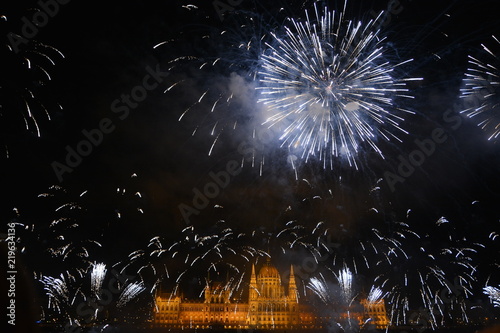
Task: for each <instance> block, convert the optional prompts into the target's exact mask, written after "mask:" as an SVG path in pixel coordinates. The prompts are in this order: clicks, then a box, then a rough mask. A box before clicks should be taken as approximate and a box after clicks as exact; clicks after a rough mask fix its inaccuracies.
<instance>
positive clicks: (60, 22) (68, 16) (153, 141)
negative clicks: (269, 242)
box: [0, 0, 500, 282]
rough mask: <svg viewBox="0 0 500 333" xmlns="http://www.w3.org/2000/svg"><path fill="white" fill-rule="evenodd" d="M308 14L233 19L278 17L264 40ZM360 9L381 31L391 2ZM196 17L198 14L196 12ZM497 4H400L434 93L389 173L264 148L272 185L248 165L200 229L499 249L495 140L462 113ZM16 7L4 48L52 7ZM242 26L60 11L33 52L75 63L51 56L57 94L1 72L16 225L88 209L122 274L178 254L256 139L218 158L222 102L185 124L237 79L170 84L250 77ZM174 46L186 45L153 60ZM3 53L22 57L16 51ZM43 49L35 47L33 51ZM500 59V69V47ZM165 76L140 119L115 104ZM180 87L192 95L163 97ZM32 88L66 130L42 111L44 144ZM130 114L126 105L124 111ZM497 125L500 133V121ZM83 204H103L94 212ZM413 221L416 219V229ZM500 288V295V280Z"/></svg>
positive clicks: (209, 7) (247, 4) (98, 9)
mask: <svg viewBox="0 0 500 333" xmlns="http://www.w3.org/2000/svg"><path fill="white" fill-rule="evenodd" d="M302 2H303V1H300V2H299V1H291V2H286V3H285V1H275V2H273V3H272V4H267V3H266V4H265V5H263V4H261V3H260V2H259V1H253V0H243V1H242V2H241V5H239V6H237V8H235V9H234V10H235V13H236V12H238V13H239V14H241V13H243V16H244V15H245V13H247V12H248V13H252V14H255V15H257V16H262V17H264V18H266V19H265V20H266V24H267V26H266V27H263V28H262V30H265V29H268V28H270V27H271V28H272V29H276V27H277V26H279V24H280V22H284V17H286V16H287V15H290V16H293V15H295V17H298V18H301V17H303V15H304V14H303V12H304V10H303V8H312V7H311V6H312V1H309V2H307V1H306V2H305V4H302ZM338 3H339V4H341V3H342V1H339V2H338ZM360 3H361V1H350V2H349V4H348V10H347V12H348V13H349V14H350V15H352V16H354V17H364V18H366V17H368V18H371V17H372V15H371V14H370V13H372V12H377V13H378V12H379V11H380V10H382V9H385V8H386V7H387V2H385V1H363V2H362V5H361V4H360ZM188 4H194V5H196V6H197V9H193V8H186V7H183V6H186V5H188ZM496 4H497V3H496V1H493V0H492V1H469V0H456V1H440V2H436V1H416V0H413V1H409V0H400V6H401V10H400V12H399V13H398V14H393V15H391V17H390V22H388V24H387V25H385V26H384V27H383V31H384V33H386V34H387V36H388V38H387V41H388V43H389V44H388V45H389V46H388V48H389V49H391V50H394V52H392V54H394V55H395V57H399V58H400V59H408V58H413V59H414V61H412V62H411V64H410V65H409V66H405V67H404V71H406V73H407V75H408V76H413V77H422V78H423V80H422V81H419V82H412V83H411V84H410V85H409V87H410V88H411V93H412V94H413V95H414V96H415V99H414V100H412V101H411V103H410V104H409V106H410V107H411V108H412V109H413V110H414V111H415V114H413V115H408V116H407V117H406V121H405V122H404V127H405V129H407V130H408V132H409V134H408V135H405V136H404V137H403V139H404V141H403V142H402V143H397V142H391V143H386V142H382V141H381V142H380V146H381V148H382V149H383V150H384V153H385V159H382V158H380V156H379V155H377V154H376V153H374V152H373V151H372V150H371V149H370V148H369V147H366V146H365V147H363V148H362V153H361V154H360V167H359V170H356V169H355V168H353V167H349V166H348V165H347V164H346V163H345V161H339V162H338V164H337V165H336V166H335V168H334V170H331V169H330V168H329V167H327V168H326V169H323V167H322V164H321V162H319V161H316V160H314V159H313V160H311V161H309V162H308V163H305V164H304V163H302V164H300V163H299V167H298V168H297V170H296V171H295V170H293V168H292V167H291V164H290V163H289V160H288V156H289V153H288V152H287V150H286V148H279V143H273V144H269V143H266V144H265V145H264V146H262V147H260V148H262V150H263V151H264V154H265V155H266V163H265V165H264V167H263V168H262V172H261V171H260V168H259V166H258V165H257V166H254V167H252V166H251V165H250V164H251V163H249V162H248V161H246V162H245V165H244V167H243V170H242V171H241V172H240V173H239V174H238V175H235V176H232V177H231V179H230V181H229V183H228V185H227V186H226V187H225V188H224V189H221V191H220V193H219V194H218V195H217V196H215V198H213V199H210V200H209V203H208V204H206V205H204V207H203V208H202V209H199V211H200V213H199V214H195V215H191V218H190V221H189V223H190V224H192V225H193V226H195V227H196V228H198V229H199V230H205V231H208V230H211V229H212V228H214V226H215V225H216V224H217V223H222V222H220V221H221V220H223V221H225V222H223V223H226V224H227V225H229V226H233V227H237V228H239V230H242V231H250V230H254V229H259V228H260V229H262V230H264V232H265V233H266V232H267V233H269V234H270V233H273V232H276V231H277V230H280V228H282V227H283V225H284V223H286V222H287V221H288V220H294V219H297V220H300V221H302V222H303V223H306V224H307V223H310V224H311V225H313V226H314V225H315V224H316V223H317V222H319V221H325V223H326V224H329V225H331V226H332V230H344V232H345V234H346V236H345V237H346V239H351V238H352V237H353V235H357V236H358V237H361V236H359V235H363V234H364V233H368V232H369V230H371V228H372V226H373V225H375V224H377V223H379V224H380V223H382V224H384V221H389V220H398V221H406V222H408V223H410V224H411V227H412V228H413V229H414V230H416V231H418V232H419V233H422V234H426V233H435V232H439V231H436V230H437V229H436V221H438V219H439V218H440V217H442V216H444V217H446V219H447V220H448V221H450V226H449V229H447V230H448V231H449V232H451V233H452V234H453V235H454V237H456V239H461V240H462V239H463V238H464V237H466V238H467V237H469V240H470V242H478V243H487V242H488V241H489V240H488V235H489V234H490V233H491V232H493V231H498V221H499V212H498V208H497V205H498V202H499V198H500V192H499V190H498V188H499V185H500V177H499V174H498V170H500V153H499V146H498V144H499V143H498V142H495V140H490V141H488V140H487V134H486V133H485V132H484V131H482V130H481V129H480V128H479V127H478V126H477V125H476V122H475V120H473V119H472V120H471V119H468V118H466V117H464V116H463V115H459V113H458V112H459V111H460V110H461V109H462V106H463V102H462V100H460V99H459V98H458V96H459V95H460V91H459V89H460V88H461V87H462V86H461V85H462V83H461V82H462V79H463V76H464V71H465V70H466V68H467V55H468V54H474V55H478V56H480V55H481V54H482V53H481V52H482V50H481V46H480V45H481V44H482V43H486V44H488V45H494V43H492V42H493V39H492V38H491V35H494V34H496V35H497V36H500V25H499V22H498V12H497V10H496V7H495V5H496ZM3 6H5V5H4V4H2V7H3ZM12 6H13V7H9V8H1V11H0V14H3V15H5V16H7V19H8V21H7V22H4V21H2V33H3V36H6V35H7V33H8V32H16V33H20V31H21V29H22V22H23V21H22V17H31V16H32V15H33V13H34V11H33V10H32V8H37V6H38V5H37V4H36V3H35V2H34V1H33V2H30V1H18V2H16V3H15V5H12ZM329 6H330V8H335V2H334V1H332V2H329ZM280 8H283V9H282V10H280ZM237 17H238V16H237V15H236V14H234V13H231V12H229V11H228V12H227V13H226V14H225V19H224V20H221V19H220V18H219V16H218V13H217V11H216V9H215V7H214V5H213V3H212V2H211V1H197V2H195V1H190V2H187V1H178V0H175V1H170V0H169V1H167V0H164V1H147V2H146V1H126V2H123V1H106V2H105V4H104V3H103V2H98V1H71V2H69V3H68V4H65V5H60V8H59V11H58V13H57V14H56V15H54V17H52V18H50V20H49V21H48V23H47V24H46V25H45V26H43V27H40V28H39V32H38V33H37V34H36V36H35V37H34V38H33V40H36V41H37V42H39V43H43V44H46V45H50V46H52V47H54V48H56V49H57V50H59V51H60V52H61V53H62V54H64V58H61V57H60V55H58V54H57V53H56V52H55V51H54V50H50V49H47V50H45V51H46V53H47V54H50V57H51V58H52V59H53V60H54V62H55V65H54V66H52V65H50V64H47V61H46V59H43V57H38V58H36V56H34V59H35V61H39V62H40V63H41V64H43V66H44V68H47V69H48V72H49V74H50V76H51V80H50V81H47V80H44V81H46V82H45V84H44V85H42V86H40V85H39V84H37V83H36V82H35V81H36V78H37V77H43V75H41V74H36V75H34V76H32V75H31V74H25V72H22V74H19V73H21V72H20V71H17V67H16V66H17V65H15V64H17V61H18V60H17V59H15V58H14V59H13V58H12V57H11V58H6V59H7V60H5V61H4V60H2V62H3V64H2V66H1V68H2V69H1V70H2V72H5V73H6V75H3V74H2V76H4V77H3V78H2V79H1V80H2V81H1V87H2V90H1V91H2V97H1V98H2V100H1V103H2V131H3V132H4V133H5V135H2V138H3V140H4V142H2V144H6V145H7V148H8V154H9V157H8V158H5V153H4V151H2V154H3V155H4V156H2V162H1V163H2V176H1V177H2V178H1V179H2V190H3V197H4V199H2V205H1V206H2V220H3V221H6V222H8V221H10V219H12V218H14V213H13V211H12V210H13V208H14V207H15V208H17V209H18V211H19V214H20V215H19V216H18V217H17V218H19V219H20V221H24V222H29V223H41V224H43V223H46V222H43V221H48V220H50V218H51V214H53V209H54V208H55V207H57V206H59V205H62V204H64V203H66V202H79V203H80V204H81V205H82V206H83V207H85V209H84V213H83V217H82V219H81V220H80V221H81V226H80V227H81V229H80V230H81V232H82V234H81V235H80V236H82V237H83V235H85V237H89V238H93V239H97V240H99V242H101V243H102V244H103V247H102V248H98V249H95V251H96V252H95V258H97V260H103V261H106V262H109V263H113V262H116V261H119V260H123V259H124V258H125V257H126V256H127V255H128V254H129V253H130V252H132V251H134V250H136V249H139V248H144V247H146V246H147V244H148V241H149V239H151V238H152V237H154V236H157V235H158V236H161V237H163V238H164V239H166V240H169V241H172V240H175V239H176V237H178V235H179V232H180V231H181V230H182V229H183V228H185V227H186V226H187V225H188V223H187V222H186V221H185V219H184V218H183V216H182V213H181V210H180V209H179V206H180V205H182V204H184V205H189V206H191V207H192V206H193V197H194V196H195V192H193V191H194V190H195V189H203V187H204V186H205V185H206V184H207V183H209V182H212V181H213V179H212V178H211V176H210V175H211V174H217V173H219V172H221V171H223V170H226V168H227V165H228V163H232V162H233V161H237V162H238V163H239V162H241V159H242V154H241V152H239V151H238V146H239V145H240V144H241V143H242V142H245V140H248V138H249V136H248V133H249V132H250V131H249V130H248V128H245V125H242V128H243V129H236V130H234V131H230V130H225V131H223V135H221V137H220V140H219V141H218V143H217V144H216V145H215V147H214V150H213V152H212V154H211V156H209V155H208V152H209V150H210V148H211V145H212V142H213V140H214V136H211V135H210V130H211V128H212V127H213V126H214V123H215V122H216V121H217V120H218V119H215V117H216V116H214V114H211V112H210V108H211V104H210V103H209V102H208V101H207V103H206V104H201V106H197V107H196V108H193V110H192V111H190V112H189V113H187V115H186V117H185V118H183V120H182V121H178V119H179V117H180V115H181V114H182V113H183V112H184V110H185V109H186V108H187V107H189V106H190V105H192V104H193V103H194V102H195V101H196V100H197V99H198V98H199V96H200V95H201V94H202V93H203V91H204V89H205V88H206V87H212V88H214V89H220V90H221V91H222V90H224V89H226V88H224V84H225V81H227V80H228V78H229V77H230V73H231V69H228V68H224V71H222V72H220V73H213V72H212V73H211V72H210V70H205V71H204V72H203V71H198V72H197V71H196V70H195V66H194V65H189V62H187V63H188V65H186V66H185V67H179V68H180V69H179V68H176V69H175V70H172V71H171V72H169V68H170V67H171V65H172V64H171V63H169V61H170V60H172V59H174V58H175V57H177V56H179V55H193V56H196V57H199V58H206V59H207V60H209V61H213V60H214V59H216V58H218V57H222V58H224V59H232V60H233V61H234V62H236V63H237V62H238V57H236V56H234V54H233V52H232V50H231V49H228V48H227V45H230V42H227V41H226V44H225V45H223V44H221V45H219V44H217V43H218V42H220V41H224V39H223V38H222V37H220V31H222V30H226V29H227V30H228V31H231V33H229V34H228V35H230V36H233V37H234V36H238V38H241V39H242V40H244V39H245V38H249V36H245V35H244V33H246V32H247V31H248V30H244V31H242V32H241V33H238V31H237V30H235V29H237V25H236V24H235V22H238V18H237ZM267 18H272V19H267ZM261 32H262V31H261ZM204 35H211V36H216V37H215V38H212V39H211V41H209V42H207V41H206V40H204V39H202V36H204ZM166 40H172V41H173V42H172V43H171V45H170V46H163V47H162V46H160V47H158V48H155V49H154V48H153V47H154V46H155V45H157V44H158V43H161V42H163V41H166ZM212 41H213V42H212ZM4 43H5V44H7V43H8V39H7V38H6V37H5V38H4ZM31 43H32V42H31V41H29V42H28V44H27V45H26V46H23V47H27V48H30V47H31V46H32V44H31ZM495 47H496V51H497V54H500V53H498V52H500V45H496V46H494V47H493V48H495ZM2 52H4V53H5V54H8V52H7V51H5V50H3V51H2ZM499 62H500V61H498V62H497V64H499ZM35 63H36V62H35ZM254 65H255V64H238V65H237V66H235V68H237V70H235V72H236V73H241V72H242V71H245V70H247V71H249V68H250V67H251V66H254ZM148 68H149V70H148ZM214 68H216V67H215V66H214ZM218 68H220V67H218ZM156 69H158V70H159V72H162V73H168V75H167V74H165V77H161V76H160V77H159V78H160V80H161V82H159V84H158V86H157V87H156V88H153V89H151V90H148V91H147V97H146V98H145V99H144V100H143V101H141V102H139V103H138V105H137V106H134V107H129V108H128V111H129V113H128V114H125V113H123V112H124V111H120V112H116V108H114V107H113V102H114V101H115V100H117V99H121V98H122V94H130V93H131V91H132V89H133V88H134V87H136V86H137V85H141V84H143V79H144V77H145V75H147V74H148V73H149V74H150V73H151V71H154V70H156ZM213 71H215V69H214V70H213ZM200 73H201V74H200ZM496 74H497V75H499V73H498V72H497V73H496ZM33 77H35V79H33ZM186 77H187V78H189V79H186ZM177 78H181V79H182V78H183V79H185V81H184V82H183V83H182V84H179V86H178V87H176V88H174V89H172V91H170V92H168V93H164V91H165V90H166V89H167V88H168V87H169V86H170V85H171V84H172V83H173V82H175V80H176V79H177ZM34 82H35V83H34ZM150 82H153V81H150ZM23 85H25V86H26V87H28V86H29V87H33V90H34V91H35V95H36V97H35V99H36V100H39V101H40V102H41V103H42V104H43V105H44V106H45V107H46V108H47V110H48V112H49V113H50V115H51V120H50V121H48V120H47V119H46V117H44V116H43V114H42V113H41V112H40V110H39V108H38V109H37V108H36V107H34V109H33V112H34V113H38V114H39V116H38V117H37V119H38V120H39V126H40V131H41V136H40V137H36V135H35V133H34V131H26V130H25V128H24V121H23V118H22V116H21V115H22V112H24V111H21V110H23V108H24V106H23V103H22V102H20V101H19V96H21V95H22V93H20V92H19V91H23V89H22V87H23ZM11 88H12V89H11ZM224 93H226V92H224ZM237 93H238V92H237ZM497 93H498V92H497ZM243 94H245V92H244V91H243ZM207 99H208V98H207ZM497 102H498V96H497ZM120 103H121V104H117V105H120V106H123V105H125V104H124V103H123V101H122V102H120ZM237 103H241V104H237ZM251 103H256V101H255V100H254V99H253V97H252V96H250V95H242V96H239V98H238V101H237V102H235V108H237V109H238V111H237V112H235V113H236V114H237V115H235V117H236V116H238V117H239V116H241V113H242V112H245V110H253V109H254V108H255V110H257V109H258V107H257V106H255V107H253V106H251ZM58 104H59V105H61V106H62V109H61V108H59V107H58ZM115 106H116V105H115ZM122 110H123V109H122ZM120 116H121V117H122V118H120ZM249 117H250V116H249ZM103 119H109V121H108V125H107V126H110V127H109V128H112V129H110V130H109V133H107V134H103V136H102V142H101V143H100V144H98V145H97V146H93V147H92V152H91V153H90V154H89V155H88V156H85V157H83V158H82V160H81V162H80V163H77V165H76V166H75V167H74V168H72V169H73V170H72V172H66V173H64V174H62V179H58V177H57V175H56V173H55V172H54V168H53V165H54V161H57V162H60V163H64V161H65V159H66V156H67V153H68V152H67V149H66V147H68V146H69V147H72V148H75V147H76V146H77V145H78V144H79V143H80V142H81V141H82V140H84V139H85V135H84V134H83V132H82V131H84V130H87V131H91V130H93V129H96V128H98V127H99V126H100V124H101V123H102V121H103ZM496 120H497V122H499V121H500V116H498V115H497V116H496ZM223 121H224V120H221V122H223ZM251 121H252V120H248V123H247V124H250V123H251ZM197 127H198V130H197V131H196V134H195V135H192V132H193V131H194V129H195V128H197ZM247 127H248V126H247ZM436 129H442V131H440V132H439V133H441V134H440V138H445V139H443V140H442V141H443V142H441V143H436V144H435V149H433V150H434V151H433V152H432V154H430V156H428V157H427V156H426V157H425V160H424V162H423V163H422V165H421V166H419V167H416V168H415V171H412V172H411V175H409V176H408V177H406V178H405V180H404V181H402V182H397V183H395V185H393V188H391V186H390V184H389V182H388V181H387V177H386V176H387V172H390V173H392V174H396V173H397V172H398V167H399V166H400V164H401V159H400V158H399V157H401V156H402V157H403V158H406V159H407V158H408V156H409V155H410V154H411V153H412V152H414V151H415V149H417V148H418V146H417V145H416V143H415V142H416V140H419V141H420V142H422V141H424V140H429V138H432V133H433V131H435V130H436ZM2 134H3V133H2ZM132 175H137V176H136V177H135V176H134V177H132ZM52 185H58V186H61V187H62V188H64V189H65V190H66V193H65V194H58V196H56V197H54V198H49V199H46V200H45V199H44V198H39V197H37V196H38V194H40V193H44V192H47V191H48V189H49V187H50V186H52ZM117 189H119V190H117ZM123 189H126V193H125V194H123ZM84 191H88V192H87V193H86V194H85V196H83V197H80V196H79V195H80V193H82V192H84ZM136 192H140V193H141V197H140V198H139V197H138V196H137V195H134V194H135V193H136ZM314 198H316V199H314ZM205 206H206V207H205ZM137 208H140V209H141V210H142V211H143V212H144V213H141V212H139V211H138V210H137ZM375 210H376V211H377V212H378V213H377V214H375V213H374V211H375ZM408 210H411V214H409V215H408V217H407V212H408ZM289 211H291V213H290V212H289ZM117 212H119V213H120V215H121V218H119V219H118V218H117V217H116V216H117ZM37 221H41V222H37ZM218 221H219V222H218ZM2 232H3V231H2ZM341 238H342V237H340V236H339V239H341ZM437 238H439V237H436V239H437ZM488 244H489V245H488V246H490V245H491V246H492V247H490V248H489V249H490V250H491V252H489V253H491V256H492V257H495V256H498V240H497V243H493V242H490V243H488ZM432 245H434V246H438V245H436V244H432ZM483 260H484V257H483ZM489 260H491V258H489ZM486 261H487V260H486ZM480 263H482V260H481V259H478V264H480ZM45 265H47V270H48V271H51V272H56V271H57V268H56V267H51V266H50V265H51V262H50V260H47V261H46V262H45ZM485 267H487V268H485V270H483V271H482V272H480V274H481V276H482V277H483V278H485V277H487V276H488V275H489V274H490V273H492V271H491V269H492V268H491V266H488V265H486V266H485ZM494 281H496V282H499V281H500V280H499V277H498V276H496V278H495V279H494Z"/></svg>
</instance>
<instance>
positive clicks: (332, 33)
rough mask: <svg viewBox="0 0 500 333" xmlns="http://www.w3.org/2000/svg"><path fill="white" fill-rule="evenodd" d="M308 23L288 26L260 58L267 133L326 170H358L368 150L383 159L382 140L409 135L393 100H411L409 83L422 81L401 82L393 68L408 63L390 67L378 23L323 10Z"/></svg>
mask: <svg viewBox="0 0 500 333" xmlns="http://www.w3.org/2000/svg"><path fill="white" fill-rule="evenodd" d="M346 4H347V2H346V3H345V5H346ZM345 5H344V7H345ZM344 9H345V8H344ZM306 17H307V19H306V21H305V22H300V21H296V20H294V19H290V27H285V32H284V34H282V35H278V34H277V33H273V34H272V36H273V37H274V41H273V42H271V43H268V44H267V46H268V50H266V51H265V52H264V53H263V54H262V66H261V69H260V70H259V81H260V87H258V89H259V90H260V93H261V96H262V97H261V99H260V102H262V103H264V104H265V105H266V107H267V108H266V112H267V113H268V114H269V116H268V117H267V119H266V120H265V122H264V125H266V126H267V127H268V128H270V129H271V128H278V133H279V134H280V140H281V141H282V143H281V146H284V147H287V148H288V149H290V150H291V151H292V152H298V155H300V156H302V158H304V159H305V160H306V161H307V160H308V159H310V158H311V157H315V158H317V159H319V160H322V161H323V162H324V163H323V165H324V166H325V167H326V166H327V165H329V166H330V167H332V168H333V164H334V160H336V159H339V158H340V157H345V158H346V159H347V161H348V163H349V165H351V166H355V167H356V168H357V167H358V166H357V162H356V156H357V155H358V154H359V152H360V151H361V150H362V149H364V148H365V147H366V146H369V147H370V148H371V149H373V150H374V151H375V152H377V153H378V154H379V155H380V156H381V157H384V154H383V152H382V150H381V148H380V146H379V145H378V141H379V139H380V138H383V139H385V140H387V141H390V140H393V139H395V140H397V141H401V139H400V138H399V135H400V134H404V133H407V132H406V131H405V130H404V129H403V128H402V127H401V126H400V123H401V122H402V121H403V120H404V114H405V113H412V111H410V110H408V109H405V108H402V107H400V106H398V103H397V100H398V99H400V98H412V96H410V95H409V92H408V88H407V87H406V82H408V81H413V80H420V79H419V78H403V77H400V76H399V75H398V73H397V68H398V67H399V66H402V65H405V64H407V63H408V62H410V61H411V60H407V61H403V62H398V63H394V62H391V61H390V60H388V55H387V54H386V53H388V51H387V50H386V47H385V46H384V43H385V42H386V41H385V37H383V36H382V35H381V34H380V32H379V30H377V20H371V21H369V22H367V23H363V22H355V21H351V20H347V19H345V18H344V12H330V11H329V10H328V8H326V7H325V9H324V11H323V13H320V11H319V10H318V9H317V8H316V7H315V17H316V18H315V20H312V19H311V18H310V17H309V13H308V12H306Z"/></svg>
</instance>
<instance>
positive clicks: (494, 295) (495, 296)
mask: <svg viewBox="0 0 500 333" xmlns="http://www.w3.org/2000/svg"><path fill="white" fill-rule="evenodd" d="M499 287H500V286H499ZM483 292H484V294H485V295H488V297H489V298H490V301H491V302H492V303H493V305H494V306H495V307H500V289H499V288H496V287H492V286H486V287H484V289H483Z"/></svg>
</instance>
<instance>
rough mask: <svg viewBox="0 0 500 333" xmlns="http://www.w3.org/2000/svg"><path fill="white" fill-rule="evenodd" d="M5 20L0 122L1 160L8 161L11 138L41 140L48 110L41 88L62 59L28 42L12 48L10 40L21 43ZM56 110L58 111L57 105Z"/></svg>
mask: <svg viewBox="0 0 500 333" xmlns="http://www.w3.org/2000/svg"><path fill="white" fill-rule="evenodd" d="M9 24H10V22H9V21H8V18H7V17H6V16H2V17H1V18H0V25H1V28H3V29H2V31H3V33H2V35H3V36H5V38H6V39H7V40H6V41H4V43H2V45H1V46H0V52H1V55H2V61H1V62H0V66H1V68H2V70H1V71H2V77H1V79H0V107H1V108H2V110H3V111H2V113H1V114H0V117H1V120H2V135H3V138H2V144H3V145H4V147H5V154H4V155H5V156H6V157H7V158H9V149H8V145H9V144H11V143H12V141H13V138H19V136H20V134H25V133H26V132H28V133H30V134H33V135H34V136H36V137H40V136H41V129H40V127H41V125H43V121H50V120H51V115H50V113H49V109H50V108H49V107H48V106H46V105H47V104H48V103H47V102H46V98H45V96H44V93H43V89H44V88H43V87H44V86H46V85H47V84H48V82H49V81H50V80H51V76H50V72H51V67H53V66H54V65H55V64H56V60H57V59H60V58H64V55H63V54H62V53H61V52H60V51H59V50H57V49H56V48H54V47H52V46H50V45H46V44H44V43H41V42H39V41H36V40H33V39H32V40H30V41H29V43H26V44H23V45H22V47H19V46H16V47H14V48H13V47H12V46H11V44H10V38H15V39H21V40H22V39H24V38H23V37H22V36H19V35H17V34H14V33H12V32H11V31H9V30H10V28H9ZM57 108H58V109H62V108H61V106H60V105H57Z"/></svg>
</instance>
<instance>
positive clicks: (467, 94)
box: [460, 36, 500, 140]
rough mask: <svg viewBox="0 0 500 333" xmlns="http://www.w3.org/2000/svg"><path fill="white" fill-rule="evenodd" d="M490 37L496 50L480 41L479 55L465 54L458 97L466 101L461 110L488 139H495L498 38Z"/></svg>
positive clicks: (499, 119)
mask: <svg viewBox="0 0 500 333" xmlns="http://www.w3.org/2000/svg"><path fill="white" fill-rule="evenodd" d="M492 37H493V40H494V42H495V43H494V44H495V46H494V47H495V49H496V51H497V52H495V50H494V49H493V46H487V45H485V44H481V46H482V49H483V53H482V54H481V55H478V56H477V57H474V56H471V55H469V61H468V68H467V71H466V73H465V78H464V79H463V84H464V87H463V88H462V89H461V96H460V97H461V98H464V99H465V102H466V103H467V105H466V108H465V109H464V110H462V111H461V112H462V113H464V114H465V115H466V116H467V117H469V118H474V119H475V120H476V121H477V125H478V126H479V127H481V129H483V130H484V131H485V132H486V133H487V135H488V140H496V139H497V138H498V136H499V135H500V99H499V96H500V95H499V93H498V90H499V88H500V80H499V79H500V60H499V59H498V56H497V53H498V50H499V47H500V41H499V40H498V39H497V38H496V37H495V36H492Z"/></svg>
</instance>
